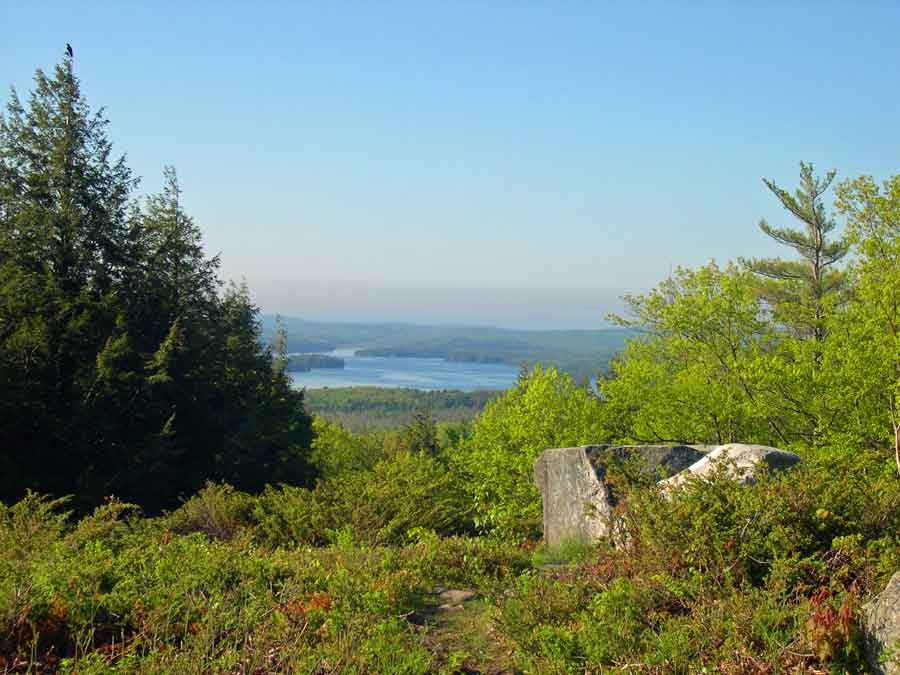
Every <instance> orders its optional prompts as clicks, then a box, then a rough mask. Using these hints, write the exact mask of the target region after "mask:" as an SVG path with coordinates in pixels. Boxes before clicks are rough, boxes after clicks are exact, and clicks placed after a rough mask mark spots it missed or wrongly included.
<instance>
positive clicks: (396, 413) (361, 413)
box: [305, 387, 503, 431]
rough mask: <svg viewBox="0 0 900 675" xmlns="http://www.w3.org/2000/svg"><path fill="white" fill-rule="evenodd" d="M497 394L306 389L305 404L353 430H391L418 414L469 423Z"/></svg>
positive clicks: (414, 390) (487, 392) (497, 392)
mask: <svg viewBox="0 0 900 675" xmlns="http://www.w3.org/2000/svg"><path fill="white" fill-rule="evenodd" d="M502 394H503V392H501V391H469V392H463V391H422V390H420V389H407V388H391V387H334V388H331V387H329V388H326V389H307V390H306V399H305V400H306V405H307V407H308V408H309V411H310V412H311V413H313V414H314V415H317V416H321V417H324V418H325V419H327V420H329V421H331V422H339V423H340V424H342V425H344V426H346V427H347V428H349V429H352V430H354V431H367V430H372V429H393V428H397V427H402V426H403V425H406V424H409V423H410V422H411V421H412V419H413V417H414V416H415V415H416V414H418V413H428V414H430V415H431V416H432V417H433V419H434V421H435V422H436V423H447V422H449V423H458V422H471V421H472V420H474V419H475V417H476V416H477V415H478V413H480V412H481V411H482V410H484V407H485V406H486V405H487V404H488V403H489V402H490V401H493V400H494V399H496V398H498V397H500V396H501V395H502Z"/></svg>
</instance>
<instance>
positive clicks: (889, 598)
mask: <svg viewBox="0 0 900 675" xmlns="http://www.w3.org/2000/svg"><path fill="white" fill-rule="evenodd" d="M863 627H864V629H865V638H866V643H865V648H866V661H867V662H868V664H869V667H870V668H871V669H872V672H873V673H878V674H879V675H900V572H897V573H896V574H895V575H894V576H893V577H891V580H890V581H889V582H888V585H887V586H886V587H885V589H884V590H883V591H882V592H881V593H880V594H879V595H878V597H876V598H875V599H874V600H872V601H871V602H870V603H868V604H866V605H865V606H863Z"/></svg>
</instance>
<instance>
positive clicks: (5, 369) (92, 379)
mask: <svg viewBox="0 0 900 675" xmlns="http://www.w3.org/2000/svg"><path fill="white" fill-rule="evenodd" d="M35 82H36V88H35V91H34V93H33V94H32V96H31V98H30V100H29V103H28V106H27V107H26V106H24V105H23V104H22V103H21V102H20V100H19V99H18V97H17V95H16V94H15V92H13V94H12V97H11V101H10V103H9V105H8V107H7V114H6V116H5V117H2V118H0V378H2V379H0V381H2V382H3V386H4V390H3V394H4V395H3V397H2V398H0V500H15V499H18V498H19V497H20V496H21V495H22V494H23V493H24V491H25V489H28V488H30V489H33V490H38V491H41V492H51V493H55V494H57V495H63V494H66V493H76V495H77V498H76V501H75V502H73V503H74V505H75V506H76V507H79V508H87V507H90V506H92V505H96V504H97V503H98V502H99V501H100V499H101V498H102V497H103V496H105V495H109V494H116V495H117V496H119V497H122V498H124V499H126V500H129V501H135V502H137V503H139V504H141V505H143V506H145V507H146V508H147V509H148V510H149V511H157V510H159V509H161V508H170V507H172V506H174V505H175V504H176V503H177V500H178V498H179V497H180V496H182V495H187V494H189V493H191V492H193V491H195V490H197V489H199V488H200V487H202V485H203V484H204V483H205V482H206V481H207V480H209V479H213V480H229V481H232V482H233V483H234V484H235V486H236V487H239V488H242V489H258V488H261V487H262V486H263V485H264V484H265V483H266V482H292V483H307V482H309V480H310V479H311V477H312V472H311V469H310V466H309V464H308V463H307V461H306V457H307V454H308V449H309V446H310V443H311V435H312V431H311V420H310V417H309V415H308V414H307V413H306V411H305V410H304V407H303V395H302V392H298V391H294V390H293V389H292V388H291V386H290V381H289V379H288V377H287V375H286V374H285V372H284V370H283V369H280V368H275V367H273V366H274V364H273V356H272V353H271V351H270V350H269V349H268V348H266V347H264V346H263V345H262V343H261V342H260V334H259V324H258V309H257V308H256V307H255V306H254V305H253V304H252V303H251V302H250V297H249V292H248V291H247V289H246V288H239V289H234V290H231V291H229V292H227V293H226V294H225V295H224V297H223V296H220V295H219V289H220V281H219V279H218V269H219V262H218V259H217V258H207V257H206V256H205V254H204V251H203V246H202V238H201V233H200V230H199V228H198V227H197V226H196V225H195V224H194V222H193V221H192V220H191V218H190V217H189V216H188V215H187V214H186V213H185V212H184V210H183V208H182V203H181V189H180V187H179V185H178V180H177V177H176V175H175V171H174V169H171V168H167V169H166V170H165V173H164V177H165V184H164V188H163V191H162V193H161V194H159V195H156V196H152V197H150V198H149V199H148V200H147V201H146V206H145V208H144V209H143V210H142V209H141V208H140V206H139V205H138V203H137V202H136V201H135V200H133V199H131V194H132V192H133V190H134V189H135V187H136V185H137V181H136V180H135V179H134V178H132V175H131V173H130V171H129V169H128V168H127V166H126V165H125V163H124V161H123V160H117V161H113V160H111V144H110V142H109V141H108V139H107V138H106V135H105V128H106V124H107V122H106V120H105V118H103V117H102V115H100V114H92V113H91V111H90V109H89V107H88V106H87V103H86V102H85V101H84V99H83V98H82V96H81V93H80V89H79V84H78V80H77V78H76V77H75V76H74V73H73V69H72V61H71V58H70V57H69V56H67V57H66V58H65V60H64V62H63V64H62V65H61V66H58V67H57V68H56V71H55V74H54V77H53V78H49V77H47V76H45V75H44V74H43V73H42V72H40V71H38V73H37V75H36V77H35Z"/></svg>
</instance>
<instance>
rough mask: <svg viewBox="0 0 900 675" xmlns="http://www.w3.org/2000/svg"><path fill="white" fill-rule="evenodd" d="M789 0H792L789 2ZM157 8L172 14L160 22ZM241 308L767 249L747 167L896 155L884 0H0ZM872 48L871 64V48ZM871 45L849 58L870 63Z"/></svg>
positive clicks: (641, 280) (496, 321)
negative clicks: (615, 0) (190, 220)
mask: <svg viewBox="0 0 900 675" xmlns="http://www.w3.org/2000/svg"><path fill="white" fill-rule="evenodd" d="M812 7H814V8H815V10H814V11H811V8H812ZM173 17H177V21H173ZM0 18H2V19H4V20H5V23H6V24H7V25H9V26H15V27H16V30H14V31H7V33H8V34H7V36H6V39H5V41H4V43H2V44H0V63H3V64H4V68H3V69H2V76H3V77H2V78H0V84H3V85H4V86H7V85H14V86H15V87H16V88H17V90H18V91H19V94H20V95H21V96H23V97H25V96H26V94H27V93H28V91H30V89H31V87H32V81H31V78H32V76H33V73H34V70H35V69H36V68H42V69H44V70H51V69H52V68H53V66H54V64H55V63H56V62H58V61H60V60H61V58H62V54H63V50H64V48H65V45H66V43H67V42H68V43H71V44H72V46H73V48H74V50H75V68H76V73H77V75H78V76H79V77H80V78H81V80H82V84H83V90H84V93H85V95H86V97H87V100H88V101H89V103H90V104H91V106H92V107H93V108H94V109H97V108H100V107H105V109H106V114H107V115H108V117H109V118H110V120H111V124H110V128H109V135H110V137H111V139H112V140H113V141H114V143H115V146H114V152H115V153H116V154H120V153H123V152H124V153H127V155H128V163H129V165H130V166H132V168H133V169H134V171H135V173H136V174H137V175H140V176H142V177H143V179H144V181H143V184H142V188H141V189H142V191H144V192H152V191H155V190H158V189H159V187H160V185H161V179H160V175H161V171H162V168H163V166H164V165H168V164H171V165H174V166H175V167H176V169H177V170H178V173H179V176H180V179H181V181H182V186H183V188H184V204H185V207H186V209H187V211H188V212H189V213H190V214H191V215H192V216H193V217H194V218H195V220H196V222H197V224H198V225H199V226H200V227H201V229H202V230H203V233H204V237H205V241H206V245H207V250H208V252H209V253H210V254H221V259H222V273H223V276H224V277H225V278H226V279H234V280H241V279H246V281H247V283H248V285H249V287H250V289H251V291H252V294H253V297H254V299H255V301H256V302H257V303H258V304H259V305H260V306H261V307H262V309H263V311H265V312H267V313H276V312H278V313H282V314H285V315H291V316H302V317H305V318H309V319H315V320H345V321H348V320H349V321H398V320H399V321H406V322H416V323H444V324H446V323H466V324H472V325H493V326H500V327H513V328H598V327H602V326H604V325H605V322H604V317H605V315H606V313H607V312H610V311H619V310H621V307H622V305H621V302H620V301H619V300H618V298H619V297H620V296H621V295H622V294H623V293H625V292H642V291H645V290H647V289H648V288H650V287H651V286H653V285H654V284H655V283H657V282H658V281H659V280H661V279H663V278H664V277H665V276H666V275H667V274H668V273H669V272H670V270H671V269H672V268H673V267H674V266H678V265H682V266H695V265H699V264H703V263H705V262H707V261H708V260H710V259H716V260H717V261H719V262H721V263H724V262H726V261H728V260H733V259H735V258H737V257H738V256H765V255H784V254H785V251H784V250H783V249H782V248H780V247H778V246H777V245H776V244H774V243H773V242H771V241H770V240H767V239H766V237H765V236H764V235H762V234H761V233H760V232H759V231H758V229H757V227H756V223H757V222H758V221H759V219H760V218H762V217H765V218H767V219H769V220H770V222H772V223H773V224H775V225H785V224H788V223H789V222H790V219H789V218H787V217H786V215H785V213H784V211H782V210H781V208H780V207H779V206H778V204H777V202H776V200H775V198H774V197H773V196H772V195H771V194H770V193H769V192H768V191H767V190H766V189H765V187H764V186H763V184H762V181H761V179H762V178H763V177H767V178H771V179H774V180H775V181H776V182H777V183H778V184H779V185H781V186H783V187H785V188H788V189H791V190H793V189H794V187H796V184H797V180H798V163H799V162H800V161H801V160H805V161H811V162H813V163H814V164H815V166H816V170H817V171H818V172H820V173H823V172H825V171H826V170H828V169H831V168H835V169H837V170H838V171H839V176H838V178H839V179H841V178H848V177H855V176H857V175H859V174H863V173H865V174H871V175H874V176H875V177H876V178H877V179H881V178H883V177H886V176H888V175H890V174H891V173H895V172H896V158H897V157H898V156H900V129H898V128H897V126H896V119H897V113H898V112H900V86H898V84H900V75H898V69H897V68H895V67H891V66H890V64H891V63H894V64H895V65H896V64H897V63H898V62H900V44H898V41H897V40H896V35H895V29H896V26H897V25H900V4H898V3H893V2H871V3H865V4H861V3H850V2H847V3H827V4H816V5H811V4H808V3H804V2H798V3H774V2H773V3H727V2H726V3H704V2H698V3H664V2H656V3H644V4H641V5H639V6H631V5H622V4H615V5H614V4H608V5H607V4H601V3H597V4H587V3H585V4H571V5H558V4H550V3H547V4H537V3H503V2H498V3H490V4H484V5H480V4H474V3H472V4H467V3H460V4H452V5H451V4H437V3H434V4H420V3H403V2H398V3H390V4H382V5H374V4H373V5H367V4H361V3H360V4H349V3H348V4H324V3H323V4H317V3H307V4H302V5H296V6H294V5H281V4H276V3H271V4H267V3H263V4H258V5H252V6H251V5H246V6H245V5H233V4H224V5H223V4H221V3H205V2H197V3H189V4H186V5H181V4H174V3H171V4H169V3H122V4H115V5H113V4H101V3H79V4H72V3H32V4H27V3H7V4H6V5H4V6H3V7H2V8H0ZM879 64H880V66H881V67H877V66H879ZM873 66H876V67H873Z"/></svg>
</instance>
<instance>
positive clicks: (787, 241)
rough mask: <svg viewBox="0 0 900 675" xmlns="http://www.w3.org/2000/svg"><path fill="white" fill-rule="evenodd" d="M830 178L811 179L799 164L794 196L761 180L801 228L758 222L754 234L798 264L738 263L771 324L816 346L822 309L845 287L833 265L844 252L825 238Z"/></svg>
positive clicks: (841, 244)
mask: <svg viewBox="0 0 900 675" xmlns="http://www.w3.org/2000/svg"><path fill="white" fill-rule="evenodd" d="M834 177H835V172H834V171H829V172H828V173H827V174H825V176H824V177H822V178H817V177H816V176H815V175H814V173H813V166H812V164H807V163H805V162H800V187H799V188H798V189H797V190H796V191H795V192H794V194H791V193H790V192H788V191H787V190H784V189H782V188H781V187H779V186H778V185H776V184H775V183H774V181H771V180H767V179H763V182H764V183H765V185H766V187H767V188H769V190H770V191H771V192H772V194H774V195H775V197H777V199H778V201H779V202H780V203H781V205H782V206H783V207H784V209H785V210H786V211H787V212H788V213H790V214H791V215H792V216H793V217H794V218H796V219H797V220H799V221H800V224H801V227H800V228H790V227H773V226H772V225H770V224H769V223H768V222H767V221H766V220H765V219H763V220H761V221H760V223H759V228H760V229H761V230H762V231H763V232H764V233H765V234H766V235H767V236H769V237H771V238H772V239H774V240H775V241H777V242H778V243H779V244H783V245H785V246H788V247H790V248H792V249H794V250H795V251H796V252H797V253H798V254H799V256H800V260H783V259H781V258H751V259H741V262H742V263H743V264H744V266H745V267H746V268H747V269H749V270H750V271H751V272H753V273H754V274H755V275H756V276H757V277H758V278H759V280H760V283H759V294H760V297H761V298H762V299H763V300H764V301H765V302H766V303H767V304H768V305H769V306H770V308H771V309H772V310H773V313H774V316H775V319H776V320H777V321H778V322H779V323H781V324H782V325H784V326H786V327H787V328H789V329H790V330H791V331H792V332H793V333H794V334H795V335H796V336H797V337H800V338H804V339H806V338H808V339H812V340H814V341H816V342H819V341H821V340H822V339H823V338H824V337H825V334H826V327H825V322H826V318H827V314H828V308H829V306H830V305H831V304H832V303H833V302H834V301H836V300H837V299H838V298H839V294H840V291H841V290H842V289H843V287H844V284H845V277H844V275H843V273H842V272H841V271H840V270H838V269H836V268H835V264H836V263H838V262H839V261H840V260H841V259H842V258H843V257H844V256H845V255H847V251H848V249H849V245H848V243H847V242H846V240H845V239H843V238H837V239H832V238H829V235H830V234H831V233H832V232H833V231H834V229H835V222H834V220H833V219H832V218H831V216H829V215H828V214H827V213H826V210H825V205H824V204H823V201H822V199H823V196H824V195H825V193H826V192H827V191H828V189H829V187H830V186H831V183H832V181H833V180H834Z"/></svg>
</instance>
